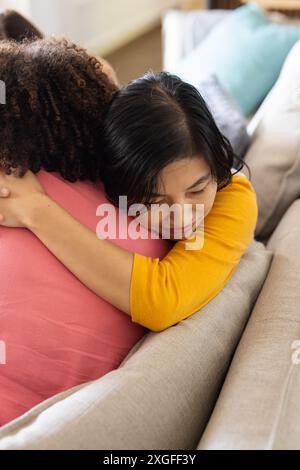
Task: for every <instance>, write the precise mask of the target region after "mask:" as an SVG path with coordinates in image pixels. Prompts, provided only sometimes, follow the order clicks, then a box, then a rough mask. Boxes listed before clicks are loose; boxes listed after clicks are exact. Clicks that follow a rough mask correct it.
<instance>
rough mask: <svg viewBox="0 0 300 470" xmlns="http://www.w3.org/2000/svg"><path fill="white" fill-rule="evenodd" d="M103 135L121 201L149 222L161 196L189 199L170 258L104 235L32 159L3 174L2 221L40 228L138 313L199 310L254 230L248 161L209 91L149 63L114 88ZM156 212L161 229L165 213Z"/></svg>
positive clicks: (111, 186)
mask: <svg viewBox="0 0 300 470" xmlns="http://www.w3.org/2000/svg"><path fill="white" fill-rule="evenodd" d="M101 141H102V143H103V148H102V152H101V155H102V156H101V161H100V170H99V171H100V173H99V174H100V179H101V181H102V182H103V184H104V187H105V190H106V194H107V197H108V199H109V200H110V201H111V202H112V203H113V204H114V205H118V203H119V196H120V195H124V196H126V197H127V200H128V204H138V205H139V204H140V205H141V204H142V205H143V206H141V208H142V210H141V212H138V215H139V216H140V217H141V221H142V222H141V225H143V224H145V225H146V226H147V227H149V223H151V219H152V218H154V214H155V211H152V208H153V204H155V203H156V204H158V206H160V205H162V204H165V205H166V206H167V207H170V206H172V204H177V205H178V206H179V207H180V208H182V209H184V208H185V207H186V206H188V207H189V209H190V215H191V216H192V217H191V220H190V222H189V224H188V226H186V224H185V223H183V222H182V218H181V221H180V222H179V223H175V222H174V218H173V220H172V221H171V224H170V225H171V227H170V236H169V239H170V240H171V243H172V247H171V249H170V251H169V252H168V253H167V255H166V256H165V257H164V258H163V259H159V258H151V257H146V256H142V255H140V254H138V253H132V252H129V251H127V250H124V249H122V248H120V247H119V246H116V245H114V244H113V243H111V242H110V241H109V240H103V239H102V240H99V239H98V238H97V236H96V234H95V232H94V231H92V230H89V229H88V228H86V227H84V226H83V225H81V224H80V223H79V222H78V221H77V220H75V219H74V218H73V217H71V216H70V215H69V214H68V213H67V212H66V211H64V209H62V208H61V207H60V206H59V205H58V204H57V203H56V202H54V201H53V200H52V199H51V198H50V197H49V196H48V195H47V194H46V193H45V191H44V189H43V187H42V186H41V184H40V183H39V182H38V181H37V180H36V177H35V176H34V174H33V173H34V172H36V171H37V170H38V169H39V168H36V167H31V166H30V165H25V166H24V165H22V168H21V170H22V173H24V172H26V171H27V170H31V171H28V172H27V173H26V174H25V176H24V177H23V178H22V179H19V178H17V177H15V176H13V175H4V174H3V175H2V176H1V178H0V187H2V196H3V197H8V196H9V195H10V194H11V197H8V198H7V199H6V200H5V199H2V200H1V204H0V213H1V214H2V216H1V217H2V221H1V223H2V225H7V226H15V227H26V228H27V229H29V230H31V232H32V233H34V234H35V235H36V236H37V237H38V238H39V239H40V240H41V241H42V242H43V243H44V244H45V245H46V246H47V247H48V249H49V250H50V251H51V252H52V253H53V254H54V255H55V256H57V257H58V258H59V260H60V261H61V262H62V263H63V264H64V265H65V266H66V267H67V268H68V269H69V270H70V271H71V272H72V273H73V274H74V275H75V276H77V277H78V279H80V280H81V281H82V283H84V284H85V285H86V286H87V287H89V288H90V289H91V290H92V291H93V292H95V293H96V294H97V295H99V296H100V297H102V298H104V299H105V300H106V301H108V302H110V303H111V304H112V305H114V306H116V307H117V308H119V309H120V310H122V311H123V312H125V313H127V314H128V315H130V316H131V319H132V321H133V322H137V323H139V324H141V325H143V326H145V327H147V328H149V329H151V330H153V331H162V330H164V329H166V328H168V327H170V326H172V325H174V324H176V323H178V322H179V321H181V320H183V319H185V318H187V317H189V316H190V315H192V314H194V313H195V312H197V311H198V310H199V309H200V308H201V307H202V306H204V305H205V304H206V303H207V302H209V301H210V300H211V299H212V298H213V297H214V296H215V295H216V294H217V293H218V292H220V290H221V289H222V288H223V287H224V285H225V284H226V282H227V281H228V280H229V278H230V277H231V276H232V274H233V272H234V270H235V268H236V267H237V265H238V263H239V261H240V259H241V257H242V255H243V254H244V252H245V251H246V249H247V247H248V245H249V244H250V242H251V241H252V240H253V237H254V230H255V226H256V222H257V215H258V209H257V201H256V194H255V191H254V189H253V187H252V185H251V183H250V181H249V180H248V178H247V177H246V176H245V175H244V174H243V173H241V172H240V171H239V170H240V169H241V168H242V166H243V161H241V167H240V168H239V169H238V170H236V171H235V170H234V169H233V168H232V165H233V158H234V156H235V155H234V152H233V149H232V146H231V144H230V142H229V141H228V139H227V138H226V137H225V136H224V135H222V134H221V133H220V131H219V129H218V127H217V125H216V123H215V121H214V119H213V116H212V115H211V113H210V111H209V109H208V107H207V106H206V103H205V102H204V100H203V98H202V97H201V95H200V93H199V92H198V91H197V89H196V88H194V87H193V86H192V85H190V84H188V83H186V82H183V81H182V80H180V78H178V77H177V76H174V75H171V74H169V73H167V72H161V73H158V74H155V73H152V72H149V73H147V74H146V75H145V76H143V77H141V78H138V79H137V80H133V81H132V82H130V83H129V84H128V85H127V86H124V87H122V88H120V89H119V90H117V91H116V92H115V93H114V96H113V99H112V101H111V104H110V106H109V107H108V110H107V112H106V114H105V116H104V125H103V129H102V131H101ZM236 158H238V157H237V156H236ZM8 163H9V162H8ZM11 163H12V162H11ZM13 163H16V162H15V161H14V162H13ZM11 166H13V167H15V165H14V164H12V165H11ZM6 167H7V165H6ZM198 205H200V206H201V207H202V208H203V212H202V218H201V217H200V218H199V217H197V210H196V209H197V207H198ZM145 208H146V209H145ZM155 210H157V206H155ZM146 222H147V223H148V225H147V224H146ZM156 222H157V224H156V230H157V232H158V233H159V235H160V236H161V235H162V234H163V231H164V227H163V222H164V220H163V217H162V216H161V214H160V215H159V220H158V221H157V220H156ZM202 222H204V231H201V230H200V227H201V223H202ZM151 226H152V224H151V225H150V227H151ZM185 229H187V230H185ZM201 233H202V235H203V237H202V242H203V243H202V245H201V247H200V248H197V249H193V248H191V246H190V247H189V248H188V249H187V246H186V242H187V239H189V240H192V241H193V240H194V241H195V240H196V241H197V242H198V241H199V237H198V235H199V234H200V235H201ZM61 234H63V235H61ZM187 234H188V235H187ZM191 237H192V238H191ZM200 238H201V237H200ZM190 243H192V242H190Z"/></svg>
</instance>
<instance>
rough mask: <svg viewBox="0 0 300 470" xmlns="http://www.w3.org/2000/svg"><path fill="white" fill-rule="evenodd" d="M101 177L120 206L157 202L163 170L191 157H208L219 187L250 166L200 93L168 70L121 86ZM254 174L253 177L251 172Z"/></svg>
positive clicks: (109, 119)
mask: <svg viewBox="0 0 300 470" xmlns="http://www.w3.org/2000/svg"><path fill="white" fill-rule="evenodd" d="M103 143H104V149H103V157H102V159H101V169H100V173H101V180H102V182H103V184H104V187H105V191H106V195H107V197H108V199H109V200H110V201H111V202H112V203H113V204H114V205H116V206H118V200H119V195H126V196H127V198H128V204H132V203H144V204H148V203H150V202H151V199H152V194H153V193H154V192H156V191H157V184H158V180H159V174H160V172H161V171H162V170H163V168H164V167H165V166H166V165H168V164H170V163H172V162H174V161H176V160H182V159H185V158H192V157H198V158H204V159H205V161H206V162H207V164H208V166H209V168H210V170H211V174H212V177H213V178H214V180H215V181H216V182H217V184H218V190H219V189H221V188H222V187H225V186H226V185H227V184H229V183H230V181H231V177H232V172H231V168H232V166H233V161H234V158H235V159H236V161H238V162H239V163H240V165H239V168H237V169H236V172H238V171H240V170H241V169H242V168H243V166H244V165H246V166H247V168H248V171H249V174H250V169H249V167H248V165H247V164H246V163H245V162H244V161H243V160H242V159H240V158H239V157H238V156H237V155H236V154H235V153H234V151H233V148H232V146H231V143H230V141H229V140H228V139H227V138H226V137H225V136H224V135H223V134H222V133H221V132H220V130H219V128H218V126H217V124H216V123H215V120H214V118H213V116H212V114H211V112H210V111H209V109H208V107H207V105H206V103H205V101H204V99H203V98H202V96H201V94H200V93H199V91H198V90H197V89H196V88H195V87H194V86H192V85H191V84H189V83H187V82H184V81H182V80H181V79H180V78H179V77H178V76H176V75H172V74H170V73H168V72H160V73H154V72H153V71H152V70H150V71H149V72H147V73H146V74H145V75H144V76H142V77H140V78H138V79H136V80H133V81H131V82H129V84H128V85H126V86H123V87H121V88H120V89H119V90H118V91H117V92H116V93H115V94H114V96H113V99H112V102H111V104H110V106H109V108H108V110H107V111H106V113H105V115H104V127H103ZM250 177H251V175H250Z"/></svg>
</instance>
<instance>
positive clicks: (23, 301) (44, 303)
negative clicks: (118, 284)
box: [0, 171, 170, 426]
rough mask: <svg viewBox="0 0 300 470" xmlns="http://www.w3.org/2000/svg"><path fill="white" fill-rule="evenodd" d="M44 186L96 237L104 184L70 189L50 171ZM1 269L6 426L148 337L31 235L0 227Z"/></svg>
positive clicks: (148, 243) (158, 253) (148, 250)
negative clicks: (98, 209) (144, 336)
mask: <svg viewBox="0 0 300 470" xmlns="http://www.w3.org/2000/svg"><path fill="white" fill-rule="evenodd" d="M38 179H39V180H40V182H41V183H42V185H43V186H44V188H45V190H46V192H47V193H48V194H49V196H51V197H52V198H53V199H54V200H55V201H56V202H57V203H59V204H60V205H61V206H62V207H64V208H65V209H66V210H67V211H68V212H69V213H70V214H72V215H73V216H74V217H75V218H76V219H78V220H79V221H80V222H81V223H83V224H84V225H86V226H87V227H89V228H90V229H92V230H94V231H95V230H96V226H97V223H98V222H99V217H97V215H96V208H97V207H98V205H99V204H100V203H105V202H107V199H106V198H105V196H104V192H103V188H102V185H100V187H99V186H98V187H97V188H96V187H95V186H94V185H93V184H92V183H88V182H76V183H69V182H66V181H64V180H63V179H62V178H61V177H60V176H59V175H57V174H56V173H46V172H44V171H41V172H40V173H39V174H38ZM99 188H100V189H99ZM116 211H117V213H118V209H116ZM128 220H129V221H130V220H132V219H131V218H128ZM117 227H118V222H117ZM57 236H59V233H58V234H57ZM112 241H113V242H114V243H117V244H118V245H119V246H122V247H124V248H127V249H128V250H130V251H132V252H133V251H134V252H138V253H140V254H144V255H147V256H150V257H159V258H162V257H163V256H164V255H165V254H166V253H167V252H168V251H169V250H170V244H169V243H168V242H167V241H166V240H162V239H159V240H154V239H151V238H149V239H147V240H146V239H142V238H140V239H138V240H130V239H117V240H112ZM99 243H101V242H100V241H99ZM0 266H1V273H2V275H1V282H0V341H2V342H5V349H6V364H1V360H0V426H2V425H4V424H6V423H8V422H9V421H11V420H13V419H14V418H16V417H18V416H20V415H22V414H23V413H24V412H26V411H28V410H30V408H32V407H33V406H35V405H37V404H38V403H40V402H41V401H43V400H45V399H47V398H49V397H51V396H52V395H55V394H57V393H59V392H62V391H63V390H66V389H69V388H71V387H73V386H75V385H79V384H80V383H83V382H87V381H90V380H93V379H97V378H99V377H101V376H103V375H104V374H106V373H108V372H109V371H111V370H113V369H115V368H117V367H118V366H119V364H120V362H121V361H122V360H123V359H124V358H125V356H126V355H127V354H128V352H129V351H130V349H131V348H132V347H133V346H134V345H135V343H136V342H137V341H138V340H139V339H140V338H141V337H142V336H143V335H144V334H145V333H146V332H147V330H146V328H144V327H143V326H140V325H138V324H137V323H134V322H133V321H132V319H131V318H130V316H128V315H127V314H125V313H123V312H121V311H120V310H118V309H117V308H115V307H113V306H112V305H110V304H109V303H107V302H106V301H104V300H102V299H101V298H99V297H98V296H97V295H96V294H94V293H93V292H92V291H90V290H89V289H88V288H87V287H85V286H84V285H83V284H82V283H81V282H80V281H79V280H78V279H77V278H76V277H75V276H74V275H73V274H72V273H71V272H70V271H69V270H68V269H67V268H65V266H64V265H63V264H62V263H61V262H60V261H58V259H57V258H55V257H54V256H53V255H52V254H51V253H50V251H49V250H48V249H47V248H46V247H45V246H44V245H43V244H42V243H41V242H40V241H39V240H38V239H37V238H36V237H35V236H34V235H33V234H32V233H31V232H30V231H28V230H26V229H9V228H5V227H0ZM99 282H101V279H99ZM0 359H1V358H0ZM2 359H3V358H2Z"/></svg>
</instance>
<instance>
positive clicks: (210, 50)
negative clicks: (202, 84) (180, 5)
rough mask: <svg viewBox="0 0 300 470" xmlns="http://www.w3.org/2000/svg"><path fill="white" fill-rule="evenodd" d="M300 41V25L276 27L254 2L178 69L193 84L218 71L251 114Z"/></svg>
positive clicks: (221, 26) (222, 24)
mask: <svg viewBox="0 0 300 470" xmlns="http://www.w3.org/2000/svg"><path fill="white" fill-rule="evenodd" d="M299 39H300V28H299V27H298V26H290V25H282V24H274V23H272V22H271V21H270V19H269V18H268V16H267V15H266V14H265V13H264V11H263V10H262V9H261V8H260V7H259V5H257V4H256V3H254V2H251V3H249V4H248V5H244V6H241V7H239V8H237V9H236V10H234V11H233V12H232V13H230V15H228V16H227V17H226V18H225V19H223V20H222V21H220V22H219V23H218V24H217V25H216V26H215V27H214V28H213V29H212V30H211V32H210V33H209V34H208V35H207V36H206V37H205V39H204V40H203V41H201V43H200V44H199V45H198V46H197V47H196V48H195V49H194V50H193V51H192V52H191V53H190V54H188V56H187V57H185V58H184V59H182V60H181V61H179V62H178V66H177V67H176V68H175V67H174V68H173V70H174V73H176V74H177V75H179V76H180V77H181V78H182V79H183V80H185V81H189V82H191V83H192V84H194V83H195V82H197V81H198V80H199V78H200V77H201V76H203V74H205V75H206V73H208V72H214V73H215V74H216V75H217V76H218V78H219V80H220V82H221V84H222V85H223V87H224V88H225V90H226V91H227V92H228V93H229V95H231V96H232V98H233V99H234V100H235V101H236V103H237V104H238V105H239V106H240V108H241V110H242V112H243V113H244V114H245V115H248V114H250V113H251V112H252V111H253V110H254V109H255V108H256V107H257V106H258V105H259V103H261V102H262V100H263V99H264V97H265V96H266V95H267V93H268V92H269V90H270V89H271V87H272V86H273V85H274V83H275V81H276V79H277V78H278V75H279V73H280V69H281V67H282V65H283V62H284V60H285V58H286V56H287V54H288V53H289V51H290V49H291V48H292V47H293V45H294V44H295V42H297V41H298V40H299Z"/></svg>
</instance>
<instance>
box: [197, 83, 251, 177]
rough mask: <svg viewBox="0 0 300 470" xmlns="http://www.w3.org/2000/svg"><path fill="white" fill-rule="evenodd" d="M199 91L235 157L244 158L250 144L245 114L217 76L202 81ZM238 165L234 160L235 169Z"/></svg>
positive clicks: (198, 85)
mask: <svg viewBox="0 0 300 470" xmlns="http://www.w3.org/2000/svg"><path fill="white" fill-rule="evenodd" d="M197 89H198V90H199V92H200V93H201V95H202V97H203V99H204V100H205V102H206V104H207V106H208V108H209V109H210V111H211V113H212V115H213V117H214V119H215V121H216V124H217V126H218V127H219V129H220V131H221V132H222V134H224V135H225V136H226V137H227V139H229V141H230V143H231V145H232V148H233V150H234V153H235V155H237V156H238V157H240V158H243V156H244V154H245V151H246V149H247V147H248V146H249V143H250V137H249V135H248V132H247V121H246V118H245V117H244V115H243V113H242V112H241V110H240V109H239V107H238V106H236V104H235V102H234V101H233V99H232V98H231V97H230V96H229V95H228V93H227V92H226V91H225V90H224V88H223V87H222V85H221V83H220V81H219V79H218V77H217V76H216V75H215V74H209V75H207V77H205V78H203V79H202V80H200V81H199V83H198V84H197ZM238 164H239V163H238V161H237V159H234V162H233V167H234V168H237V165H238Z"/></svg>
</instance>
